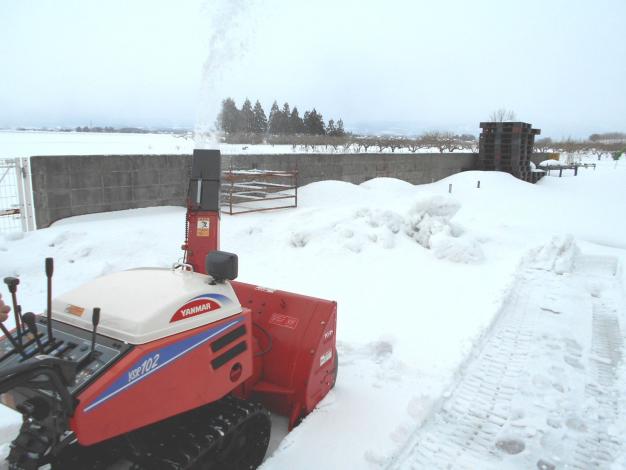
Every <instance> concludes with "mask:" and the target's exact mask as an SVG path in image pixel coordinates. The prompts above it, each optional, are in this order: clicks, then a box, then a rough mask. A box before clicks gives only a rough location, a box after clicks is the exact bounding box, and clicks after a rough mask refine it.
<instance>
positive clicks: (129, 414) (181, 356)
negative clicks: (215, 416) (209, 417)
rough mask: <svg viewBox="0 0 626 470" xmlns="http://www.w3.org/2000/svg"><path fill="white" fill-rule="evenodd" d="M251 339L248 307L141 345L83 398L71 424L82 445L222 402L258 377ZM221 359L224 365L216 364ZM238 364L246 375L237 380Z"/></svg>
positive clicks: (86, 392) (117, 364)
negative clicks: (233, 373)
mask: <svg viewBox="0 0 626 470" xmlns="http://www.w3.org/2000/svg"><path fill="white" fill-rule="evenodd" d="M242 326H243V327H244V328H245V333H243V334H241V333H242V330H239V328H241V327H242ZM235 330H238V331H239V333H240V336H238V337H236V338H235V339H234V340H232V341H229V342H228V343H227V344H224V345H221V349H219V350H217V351H215V352H214V351H213V348H215V347H216V345H217V344H218V343H215V341H216V340H218V341H219V340H220V338H224V336H225V335H228V334H229V333H231V332H233V331H235ZM231 337H232V336H231ZM226 339H229V337H227V338H226ZM251 340H252V336H251V325H250V311H249V310H247V309H244V311H243V312H242V313H241V314H239V315H235V316H232V317H228V318H226V319H224V320H221V321H219V322H216V323H211V324H209V325H206V326H203V327H201V328H195V329H193V330H189V331H186V332H184V333H180V334H177V335H173V336H170V337H166V338H163V339H161V340H158V341H154V342H151V343H147V344H142V345H138V346H136V347H135V348H133V349H132V350H131V351H130V352H129V353H128V354H127V355H126V356H124V357H123V358H122V359H121V360H120V361H118V362H117V363H116V364H115V365H114V366H113V367H111V368H110V369H108V370H107V371H106V373H104V374H103V375H102V376H101V377H100V378H98V379H97V380H96V382H95V383H93V384H92V385H91V386H89V387H88V388H87V389H86V390H85V391H83V392H82V393H81V394H80V395H79V396H78V399H79V400H80V404H79V405H78V407H77V409H76V411H75V413H74V417H73V418H72V420H71V423H70V427H71V429H72V430H73V431H74V432H75V433H76V436H77V438H78V440H79V442H80V443H81V444H83V445H91V444H95V443H97V442H100V441H103V440H105V439H108V438H111V437H115V436H119V435H121V434H124V433H127V432H129V431H132V430H133V429H137V428H140V427H143V426H146V425H148V424H151V423H154V422H157V421H160V420H163V419H165V418H168V417H170V416H174V415H177V414H180V413H183V412H185V411H188V410H190V409H193V408H197V407H199V406H202V405H205V404H207V403H211V402H213V401H216V400H219V399H220V398H222V397H224V396H225V395H227V394H228V393H230V392H231V391H232V390H233V388H235V387H237V386H238V385H240V384H242V383H243V382H244V381H245V380H246V379H248V378H249V377H250V376H251V375H252V371H253V369H252V367H253V361H252V342H251ZM243 342H245V344H246V349H245V350H244V351H239V352H238V353H237V355H235V356H234V357H232V358H230V359H228V357H230V355H232V353H231V354H230V355H228V356H224V354H225V353H227V352H228V351H229V350H231V349H232V348H234V347H236V346H237V345H240V343H243ZM222 343H225V340H224V339H222ZM240 348H241V346H240ZM220 356H221V359H218V358H220ZM216 359H217V360H218V361H220V362H223V364H220V362H215V363H214V362H213V361H215V360H216ZM224 359H227V360H224ZM237 363H239V364H241V366H242V374H241V375H240V376H239V377H238V378H237V380H235V381H231V376H230V371H231V368H232V367H233V366H234V365H235V364H237ZM214 364H215V365H217V364H220V365H219V367H215V366H214Z"/></svg>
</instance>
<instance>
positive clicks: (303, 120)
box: [217, 98, 346, 137]
mask: <svg viewBox="0 0 626 470" xmlns="http://www.w3.org/2000/svg"><path fill="white" fill-rule="evenodd" d="M217 128H218V129H219V130H221V131H223V132H224V133H225V134H226V135H230V136H233V135H237V134H244V135H246V134H248V135H250V134H252V135H257V136H260V135H266V134H269V135H327V136H332V137H343V136H345V135H346V132H345V130H344V127H343V120H341V119H339V120H338V121H337V122H335V120H334V119H330V120H329V121H328V124H325V123H324V118H323V117H322V115H321V114H320V113H319V112H317V110H316V109H315V108H313V109H312V110H311V111H305V112H304V115H303V116H302V117H300V112H299V111H298V107H297V106H294V107H293V109H291V108H290V106H289V103H285V104H283V107H282V109H281V108H279V107H278V103H277V102H276V101H274V103H273V104H272V108H271V109H270V113H269V117H268V116H267V115H266V114H265V110H264V109H263V106H261V103H260V102H259V100H257V101H256V103H255V104H254V106H252V103H251V102H250V100H249V99H246V100H245V101H244V103H243V105H242V106H241V109H239V108H237V104H236V103H235V101H234V100H233V99H232V98H226V99H225V100H224V101H222V109H221V111H220V113H219V115H218V117H217Z"/></svg>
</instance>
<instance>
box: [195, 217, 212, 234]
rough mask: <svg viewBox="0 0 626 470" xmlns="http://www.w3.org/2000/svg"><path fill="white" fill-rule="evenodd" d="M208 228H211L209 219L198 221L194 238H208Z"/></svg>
mask: <svg viewBox="0 0 626 470" xmlns="http://www.w3.org/2000/svg"><path fill="white" fill-rule="evenodd" d="M210 227H211V219H207V218H201V219H198V227H197V230H196V236H197V237H208V236H209V228H210Z"/></svg>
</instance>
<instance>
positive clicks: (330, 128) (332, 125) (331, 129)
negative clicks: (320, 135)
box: [326, 119, 337, 136]
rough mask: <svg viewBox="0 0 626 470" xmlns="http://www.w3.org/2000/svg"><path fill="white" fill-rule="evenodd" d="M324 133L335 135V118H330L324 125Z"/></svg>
mask: <svg viewBox="0 0 626 470" xmlns="http://www.w3.org/2000/svg"><path fill="white" fill-rule="evenodd" d="M326 134H327V135H332V136H336V135H337V128H336V127H335V120H334V119H331V120H329V121H328V125H327V126H326Z"/></svg>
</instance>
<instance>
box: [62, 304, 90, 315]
mask: <svg viewBox="0 0 626 470" xmlns="http://www.w3.org/2000/svg"><path fill="white" fill-rule="evenodd" d="M65 312H66V313H69V314H70V315H76V316H77V317H82V316H83V313H85V309H84V308H82V307H78V306H76V305H68V306H67V307H65Z"/></svg>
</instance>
